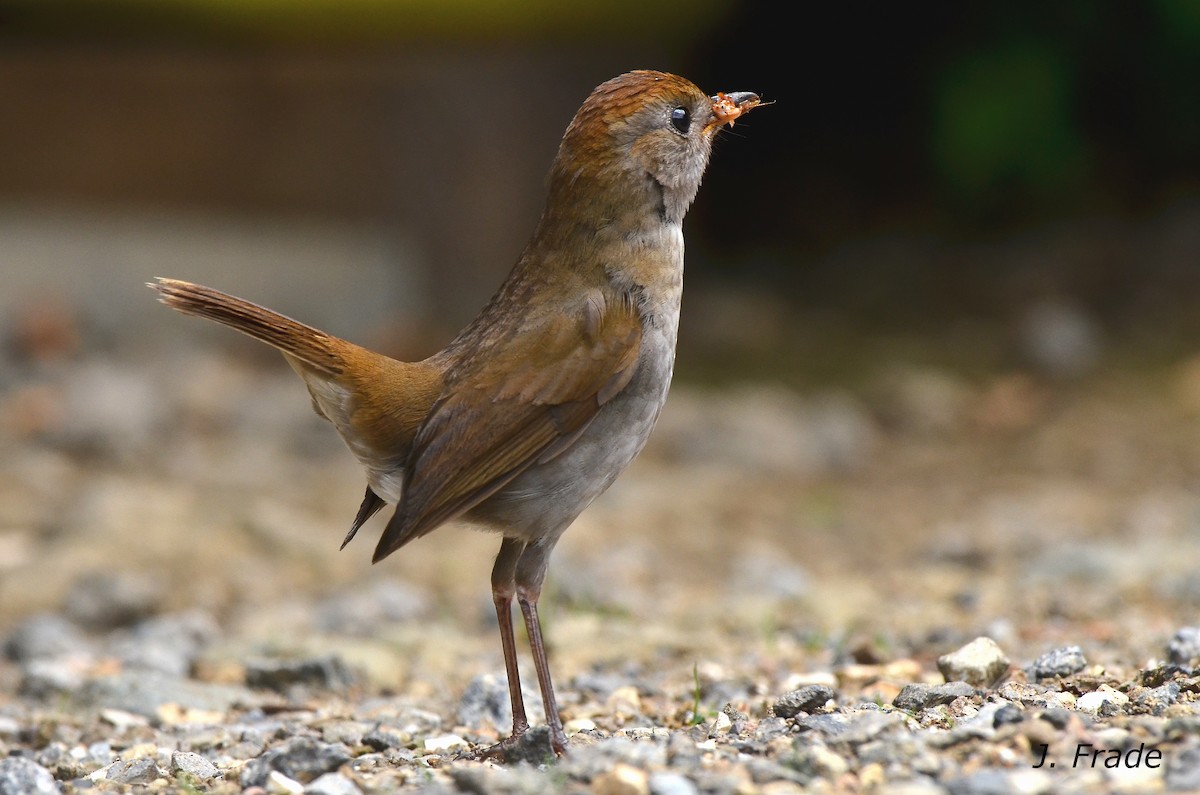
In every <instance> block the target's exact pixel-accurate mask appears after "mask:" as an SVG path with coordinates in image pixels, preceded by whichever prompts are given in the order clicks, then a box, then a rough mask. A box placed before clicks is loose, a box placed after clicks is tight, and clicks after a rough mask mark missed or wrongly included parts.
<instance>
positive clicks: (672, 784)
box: [646, 771, 698, 795]
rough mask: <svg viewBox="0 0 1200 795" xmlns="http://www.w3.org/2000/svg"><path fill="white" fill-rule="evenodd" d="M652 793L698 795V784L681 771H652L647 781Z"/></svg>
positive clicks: (657, 794)
mask: <svg viewBox="0 0 1200 795" xmlns="http://www.w3.org/2000/svg"><path fill="white" fill-rule="evenodd" d="M646 784H647V786H648V787H649V790H650V795H697V793H698V790H697V789H696V785H695V784H693V783H692V780H691V779H689V778H688V777H687V776H684V775H682V774H680V773H666V772H662V771H659V772H657V773H651V774H650V777H649V778H648V779H647V781H646Z"/></svg>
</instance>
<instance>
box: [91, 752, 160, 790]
mask: <svg viewBox="0 0 1200 795" xmlns="http://www.w3.org/2000/svg"><path fill="white" fill-rule="evenodd" d="M104 777H105V779H106V780H108V781H113V782H116V783H117V784H149V783H150V782H152V781H154V780H155V779H157V778H161V777H162V775H161V771H160V770H159V769H158V765H157V764H155V763H154V760H153V759H149V758H145V757H143V758H141V759H130V760H125V761H118V762H113V763H112V764H111V765H109V766H108V769H107V770H105V776H104Z"/></svg>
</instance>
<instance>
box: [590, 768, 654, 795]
mask: <svg viewBox="0 0 1200 795" xmlns="http://www.w3.org/2000/svg"><path fill="white" fill-rule="evenodd" d="M592 792H595V793H596V794H597V795H650V777H649V776H648V775H646V772H645V771H644V770H639V769H637V768H636V767H631V766H629V765H621V764H619V765H617V766H615V767H614V768H613V769H612V770H610V771H608V772H607V773H602V774H601V775H599V776H597V777H596V779H595V780H594V781H593V782H592Z"/></svg>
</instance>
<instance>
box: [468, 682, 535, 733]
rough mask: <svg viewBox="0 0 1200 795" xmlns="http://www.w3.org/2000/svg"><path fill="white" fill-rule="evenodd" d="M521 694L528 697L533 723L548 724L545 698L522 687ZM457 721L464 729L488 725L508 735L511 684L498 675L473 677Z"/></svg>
mask: <svg viewBox="0 0 1200 795" xmlns="http://www.w3.org/2000/svg"><path fill="white" fill-rule="evenodd" d="M521 692H522V694H523V695H524V696H525V706H526V710H527V714H528V717H529V720H530V721H531V722H533V723H541V722H542V721H544V720H545V712H544V710H543V709H542V707H541V701H542V699H541V695H540V694H538V693H534V692H527V691H526V689H525V688H524V687H522V688H521ZM455 720H456V721H457V722H458V724H459V725H460V726H470V727H477V726H482V725H485V724H486V725H490V726H491V727H492V728H493V729H495V730H496V731H500V732H507V731H508V730H509V729H510V728H512V702H511V700H510V699H509V695H508V682H507V681H505V680H503V679H501V678H500V677H498V676H496V675H495V674H480V675H478V676H475V677H473V678H472V679H471V681H470V682H468V683H467V687H466V689H465V690H463V694H462V699H461V700H460V701H459V702H458V712H457V714H456V716H455Z"/></svg>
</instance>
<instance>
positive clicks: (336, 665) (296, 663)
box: [246, 654, 354, 694]
mask: <svg viewBox="0 0 1200 795" xmlns="http://www.w3.org/2000/svg"><path fill="white" fill-rule="evenodd" d="M246 684H247V685H249V686H250V687H260V688H265V689H267V690H274V691H276V692H279V693H285V694H286V693H287V692H289V691H290V690H291V689H292V688H294V687H313V688H318V689H321V690H345V689H347V688H349V687H350V686H351V685H353V684H354V674H353V672H352V671H351V670H350V668H349V666H347V665H346V662H345V661H344V660H343V659H342V658H341V657H339V656H338V655H336V654H331V655H328V656H325V657H315V658H311V659H305V660H258V661H255V662H252V663H249V664H247V665H246Z"/></svg>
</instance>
